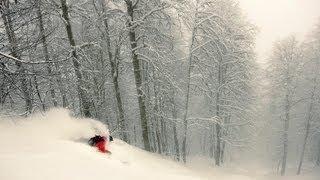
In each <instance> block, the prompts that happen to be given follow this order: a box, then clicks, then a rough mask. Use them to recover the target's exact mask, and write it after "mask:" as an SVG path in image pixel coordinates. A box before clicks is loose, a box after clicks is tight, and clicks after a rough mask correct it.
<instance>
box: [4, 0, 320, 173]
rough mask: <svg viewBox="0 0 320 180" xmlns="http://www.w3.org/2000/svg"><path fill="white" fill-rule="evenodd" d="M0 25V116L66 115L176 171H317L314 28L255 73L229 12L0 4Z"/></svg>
mask: <svg viewBox="0 0 320 180" xmlns="http://www.w3.org/2000/svg"><path fill="white" fill-rule="evenodd" d="M0 16H1V17H0V113H1V115H0V116H3V117H4V116H6V117H14V116H19V117H27V116H29V115H31V114H33V113H35V112H46V111H48V110H49V109H52V108H66V109H69V110H70V111H71V112H72V113H73V115H74V116H77V117H85V118H92V119H96V120H99V121H100V122H102V123H104V124H106V125H108V127H109V130H110V132H111V133H112V135H113V136H114V137H116V138H119V139H121V140H123V141H125V142H126V143H128V144H131V145H134V146H137V147H139V148H141V149H144V150H146V151H150V152H152V153H158V154H161V155H163V156H167V157H170V158H172V159H174V160H175V161H179V162H181V163H182V164H183V163H187V162H189V161H191V160H192V157H195V156H200V157H204V158H205V159H207V160H208V161H209V162H210V163H211V165H212V166H224V165H225V164H229V163H233V162H246V161H249V159H250V160H259V161H260V162H261V163H265V164H268V165H269V166H270V168H272V169H273V170H274V171H275V172H277V173H278V174H279V175H285V174H286V169H287V168H288V166H293V167H294V169H295V173H296V174H300V173H303V169H304V165H310V164H312V165H314V166H320V86H319V82H320V73H319V69H320V19H319V23H318V24H315V26H314V27H315V28H314V29H310V30H308V31H309V34H308V36H306V37H305V38H304V39H299V38H297V37H295V36H294V35H289V36H288V37H286V38H283V39H279V40H278V41H276V42H274V44H273V48H272V51H271V52H269V53H268V54H269V56H268V59H267V64H265V65H261V64H260V63H259V62H258V56H257V53H256V49H255V47H256V37H257V34H258V33H259V28H258V27H257V26H256V25H255V24H254V23H252V22H250V21H249V20H248V18H247V17H246V15H245V13H244V12H243V10H242V9H241V8H240V6H239V3H238V2H237V1H236V0H0ZM25 136H28V135H27V134H26V135H25Z"/></svg>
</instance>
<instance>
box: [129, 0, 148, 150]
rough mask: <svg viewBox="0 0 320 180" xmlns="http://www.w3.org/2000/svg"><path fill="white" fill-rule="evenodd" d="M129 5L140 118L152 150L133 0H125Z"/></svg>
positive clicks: (146, 148)
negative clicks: (134, 24)
mask: <svg viewBox="0 0 320 180" xmlns="http://www.w3.org/2000/svg"><path fill="white" fill-rule="evenodd" d="M125 2H126V5H127V13H128V15H129V18H130V19H129V20H128V23H127V27H128V29H129V38H130V44H131V54H132V64H133V71H134V78H135V84H136V90H137V95H138V103H139V110H140V120H141V128H142V138H143V143H144V148H145V150H147V151H150V141H149V132H148V119H147V111H146V105H145V94H144V93H143V91H142V78H141V69H140V63H139V59H138V55H137V53H136V51H137V39H136V33H135V28H134V27H133V24H132V23H133V21H134V17H133V13H134V7H133V4H132V1H131V0H125Z"/></svg>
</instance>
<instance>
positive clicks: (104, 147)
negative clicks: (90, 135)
mask: <svg viewBox="0 0 320 180" xmlns="http://www.w3.org/2000/svg"><path fill="white" fill-rule="evenodd" d="M95 146H96V147H97V148H98V150H99V151H100V152H102V153H110V151H109V150H108V149H107V141H106V139H105V138H103V140H100V141H99V142H97V143H96V144H95Z"/></svg>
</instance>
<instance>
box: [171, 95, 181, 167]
mask: <svg viewBox="0 0 320 180" xmlns="http://www.w3.org/2000/svg"><path fill="white" fill-rule="evenodd" d="M174 97H175V92H174V91H173V95H172V99H171V101H172V102H171V103H172V106H173V108H172V117H173V119H174V120H176V119H177V118H178V115H177V113H178V112H177V106H176V103H175V101H174ZM172 130H173V141H174V150H175V158H176V160H177V161H180V146H179V140H178V134H177V123H176V122H173V123H172Z"/></svg>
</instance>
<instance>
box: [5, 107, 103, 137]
mask: <svg viewBox="0 0 320 180" xmlns="http://www.w3.org/2000/svg"><path fill="white" fill-rule="evenodd" d="M95 134H103V135H108V134H109V133H108V129H107V126H106V125H104V124H103V123H101V122H99V121H96V120H93V119H79V118H75V117H72V116H71V115H70V112H69V111H68V110H66V109H62V108H61V109H52V110H50V111H48V112H46V113H45V114H40V113H39V114H34V115H31V116H30V117H28V118H17V119H0V140H1V141H2V139H3V138H4V139H6V137H10V139H11V140H12V138H14V137H18V138H19V140H36V141H37V140H40V141H42V140H46V141H48V140H78V139H81V138H89V137H91V136H93V135H95Z"/></svg>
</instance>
